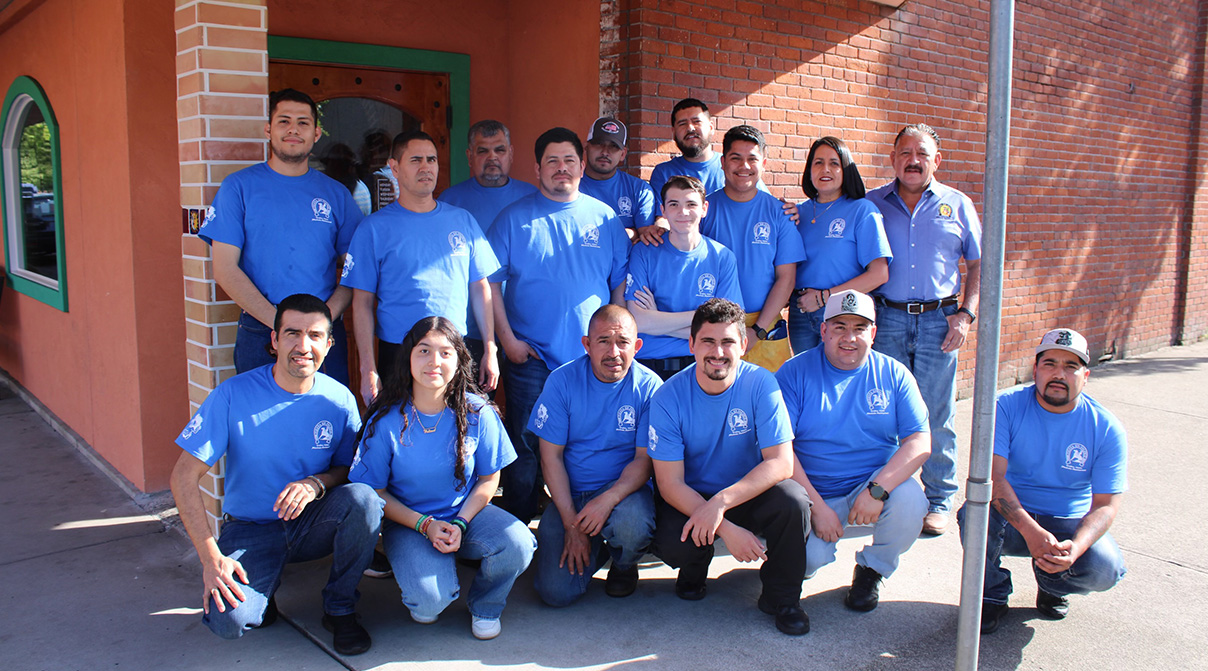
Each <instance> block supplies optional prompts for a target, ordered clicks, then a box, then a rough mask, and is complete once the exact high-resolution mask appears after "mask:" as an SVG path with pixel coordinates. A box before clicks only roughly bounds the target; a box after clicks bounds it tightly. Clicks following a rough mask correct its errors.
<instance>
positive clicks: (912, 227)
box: [868, 124, 981, 535]
mask: <svg viewBox="0 0 1208 671" xmlns="http://www.w3.org/2000/svg"><path fill="white" fill-rule="evenodd" d="M940 158H941V157H940V140H939V136H938V135H937V134H936V132H935V130H933V129H932V128H931V127H930V126H928V125H926V124H911V125H909V126H906V127H905V128H903V129H902V130H901V132H899V133H898V137H897V139H896V140H895V141H894V144H893V152H892V153H891V154H890V161H891V162H892V163H893V170H894V174H895V175H896V179H894V181H892V182H890V183H888V184H886V185H884V186H882V187H879V188H877V189H875V190H873V191H870V192H869V193H868V199H869V200H871V201H872V202H873V203H874V204H875V205H876V206H877V207H878V208H879V209H880V210H881V214H882V215H884V217H885V234H886V236H887V237H888V238H889V246H890V248H891V249H892V250H893V262H892V263H890V264H889V281H888V282H886V283H885V284H883V285H881V287H880V288H878V289H877V292H876V298H877V340H876V343H875V344H874V348H875V349H877V350H878V351H881V352H884V353H886V354H889V355H890V356H892V357H894V358H895V359H898V360H899V361H901V362H902V363H904V364H906V366H907V367H909V368H910V371H911V372H912V373H914V377H915V379H916V380H918V383H919V389H920V390H921V391H922V393H923V400H924V402H926V404H927V411H928V413H929V414H930V421H931V456H930V457H929V458H928V460H927V463H926V464H924V465H923V471H922V480H923V487H924V489H925V490H926V492H927V500H928V513H927V516H926V517H925V518H924V521H923V532H924V533H929V534H933V535H939V534H942V533H944V530H945V528H946V527H947V525H948V513H949V511H950V510H951V507H952V498H953V495H954V494H955V493H956V489H957V484H956V431H955V424H956V422H955V418H954V410H955V405H956V368H957V360H956V357H957V351H958V350H959V349H960V347H961V345H963V344H964V343H965V337H966V336H967V335H968V333H969V327H970V326H971V325H972V324H973V322H974V320H976V319H977V299H978V288H979V286H980V284H981V220H980V219H978V217H977V211H976V210H974V209H973V201H971V200H969V197H968V196H966V195H965V194H963V193H961V192H960V191H957V190H956V189H953V188H952V187H949V186H945V185H943V184H940V183H939V182H938V181H936V180H935V179H934V175H935V170H936V168H938V167H939V165H940ZM962 258H963V259H964V260H965V270H966V272H965V284H964V291H963V294H964V298H963V301H962V297H961V294H962V287H961V272H960V262H961V259H962Z"/></svg>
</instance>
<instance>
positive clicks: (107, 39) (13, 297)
mask: <svg viewBox="0 0 1208 671" xmlns="http://www.w3.org/2000/svg"><path fill="white" fill-rule="evenodd" d="M4 19H11V17H0V26H3V32H2V33H0V86H2V87H4V89H7V87H8V86H9V85H10V84H11V83H12V81H13V79H14V78H15V77H17V76H18V75H26V76H30V77H33V78H34V79H36V80H37V81H38V82H39V83H40V84H41V85H42V88H43V89H44V90H45V92H46V94H47V97H48V98H49V100H50V103H51V105H52V107H53V108H54V111H55V116H56V118H57V120H58V123H59V138H60V143H61V145H60V147H61V154H60V165H61V168H62V177H63V189H62V194H61V197H62V203H63V217H64V221H63V233H64V235H65V244H66V264H67V270H66V277H67V286H68V293H69V301H70V309H69V311H68V312H66V313H63V312H60V311H58V310H56V309H54V308H50V307H47V306H46V305H44V304H42V303H40V302H38V301H35V300H32V299H30V298H28V297H26V296H23V295H20V294H18V293H16V292H14V291H11V290H6V291H5V295H4V299H3V301H2V304H0V367H2V368H4V370H6V371H8V372H9V373H10V374H11V375H12V376H13V377H14V378H15V379H17V380H18V381H19V382H20V383H21V384H22V385H24V386H25V387H26V388H27V389H29V390H30V391H31V392H32V393H33V394H34V395H35V396H37V397H38V399H39V400H41V401H42V402H43V403H44V404H45V405H46V406H47V407H49V408H50V409H51V411H53V412H54V413H55V414H56V415H57V416H58V417H59V418H60V419H62V420H63V421H65V422H66V423H67V424H68V425H69V426H71V427H72V429H74V430H75V431H76V432H77V433H79V434H80V435H81V436H82V437H83V438H84V440H86V441H87V442H88V443H89V444H90V445H91V446H92V447H93V448H94V449H96V451H97V452H98V453H100V455H101V456H103V457H104V458H105V459H106V460H107V461H109V463H111V464H112V465H113V466H115V467H116V468H117V469H118V470H119V471H121V473H122V474H123V475H125V476H126V477H127V478H129V479H130V480H131V481H132V482H133V483H134V484H135V485H136V486H138V487H140V488H142V489H144V490H157V489H162V488H164V487H166V486H167V476H168V473H169V470H170V468H171V464H172V462H173V460H174V459H175V456H176V452H175V449H174V448H173V447H172V444H171V441H172V438H173V436H174V435H175V434H176V432H177V431H178V430H179V429H180V426H181V425H182V423H183V422H184V421H186V419H187V412H188V401H187V399H186V396H185V391H186V382H185V366H184V315H183V301H182V298H181V282H180V280H179V278H180V272H181V271H180V251H179V244H180V242H179V241H180V205H179V202H178V193H179V177H178V168H177V159H176V129H175V99H176V92H175V87H176V82H175V77H174V72H175V70H174V53H175V52H174V33H173V24H172V7H171V6H170V5H168V4H163V3H149V4H148V3H137V2H133V0H47V1H46V2H43V3H40V4H36V5H35V6H33V8H32V9H30V10H28V12H27V13H24V15H23V16H21V17H19V18H17V19H16V20H12V21H5V20H4ZM127 68H130V72H127Z"/></svg>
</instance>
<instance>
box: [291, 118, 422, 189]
mask: <svg viewBox="0 0 1208 671" xmlns="http://www.w3.org/2000/svg"><path fill="white" fill-rule="evenodd" d="M420 125H421V124H420V121H419V119H416V118H415V117H413V116H411V115H410V114H407V113H406V112H404V111H403V110H401V109H398V108H397V107H394V106H392V105H387V104H386V103H383V102H379V101H377V100H370V99H369V98H332V99H330V100H323V101H320V102H319V126H321V127H322V128H323V135H322V136H321V137H319V141H318V142H316V143H315V148H314V151H313V152H311V155H310V162H311V167H312V168H314V169H316V170H319V171H321V172H323V173H325V174H326V175H327V176H328V177H331V178H332V179H334V180H336V181H337V182H340V183H341V184H343V185H344V186H346V187H348V190H349V191H351V192H352V193H353V195H354V196H359V194H358V191H364V192H367V193H368V194H370V198H371V201H372V203H373V205H372V209H374V210H377V209H380V208H381V207H383V206H385V205H387V204H389V203H390V201H392V200H394V197H395V195H394V188H393V185H392V184H391V182H390V180H389V177H388V176H387V174H386V173H387V172H388V171H389V168H387V167H386V160H387V159H389V158H390V143H391V142H392V141H393V140H394V136H395V135H398V134H399V133H401V132H403V131H410V130H419V128H420Z"/></svg>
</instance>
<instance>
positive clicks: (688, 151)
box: [675, 138, 709, 158]
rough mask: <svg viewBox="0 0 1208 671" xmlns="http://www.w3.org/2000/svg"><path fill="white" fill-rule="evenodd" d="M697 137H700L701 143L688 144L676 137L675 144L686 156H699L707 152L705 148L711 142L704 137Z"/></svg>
mask: <svg viewBox="0 0 1208 671" xmlns="http://www.w3.org/2000/svg"><path fill="white" fill-rule="evenodd" d="M697 139H700V144H699V145H688V144H684V143H683V142H682V141H680V140H679V139H678V138H676V140H675V146H676V148H677V149H679V150H680V153H681V154H683V155H684V158H699V157H700V155H701V154H703V153H705V148H706V147H708V146H709V143H708V142H705V141H704V139H703V138H697Z"/></svg>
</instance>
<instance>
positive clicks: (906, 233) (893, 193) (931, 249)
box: [867, 179, 981, 303]
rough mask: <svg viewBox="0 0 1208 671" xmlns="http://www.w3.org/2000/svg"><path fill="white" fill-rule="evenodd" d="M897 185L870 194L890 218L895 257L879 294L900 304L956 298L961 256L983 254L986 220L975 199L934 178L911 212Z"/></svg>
mask: <svg viewBox="0 0 1208 671" xmlns="http://www.w3.org/2000/svg"><path fill="white" fill-rule="evenodd" d="M897 186H898V181H897V180H896V179H895V180H894V181H892V182H890V183H888V184H885V185H884V186H879V187H877V188H875V189H873V190H872V191H869V192H868V195H867V199H868V200H870V201H872V204H873V205H876V206H877V209H878V210H880V211H881V214H882V215H883V216H884V217H885V235H886V237H887V238H888V239H889V247H890V249H892V250H893V258H894V262H893V263H891V264H889V280H888V281H887V282H885V284H882V285H881V286H880V287H879V288H878V289H877V290H876V293H877V295H879V296H884V297H885V298H888V299H889V300H891V301H897V302H899V303H905V302H908V301H934V300H939V299H941V298H947V297H949V296H955V295H956V294H958V293H959V292H960V289H961V268H960V260H961V257H962V256H963V257H964V258H965V259H966V260H968V261H975V260H977V259H980V258H981V220H980V219H978V217H977V210H975V209H974V208H973V201H971V200H969V197H968V196H966V195H965V194H963V193H961V192H960V191H957V190H956V189H954V188H952V187H950V186H945V185H943V184H940V183H939V182H938V181H936V180H934V179H932V180H931V184H929V185H928V186H927V189H926V190H925V191H924V192H923V195H922V196H920V197H919V202H918V203H917V204H916V205H915V206H914V212H913V213H912V212H911V211H910V210H909V209H907V207H906V203H904V202H902V198H901V197H900V196H899V195H898V190H897Z"/></svg>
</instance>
